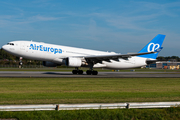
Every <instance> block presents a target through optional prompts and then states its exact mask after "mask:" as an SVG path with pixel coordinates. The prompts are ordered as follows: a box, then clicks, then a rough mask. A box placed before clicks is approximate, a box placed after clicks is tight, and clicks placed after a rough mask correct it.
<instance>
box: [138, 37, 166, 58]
mask: <svg viewBox="0 0 180 120" xmlns="http://www.w3.org/2000/svg"><path fill="white" fill-rule="evenodd" d="M165 36H166V35H161V34H158V35H157V36H156V37H155V38H153V39H152V40H151V41H150V42H149V43H148V44H147V45H146V46H145V47H144V48H143V49H142V50H140V51H139V52H138V53H144V52H157V53H152V54H147V55H139V57H144V58H152V59H156V58H157V55H158V53H159V52H160V51H161V49H162V47H161V46H162V43H163V41H164V38H165Z"/></svg>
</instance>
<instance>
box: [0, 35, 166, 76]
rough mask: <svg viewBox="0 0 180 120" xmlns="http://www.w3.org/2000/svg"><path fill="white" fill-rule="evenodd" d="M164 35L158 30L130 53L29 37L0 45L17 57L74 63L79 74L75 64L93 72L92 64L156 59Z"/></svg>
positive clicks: (117, 65) (127, 64) (131, 64)
mask: <svg viewBox="0 0 180 120" xmlns="http://www.w3.org/2000/svg"><path fill="white" fill-rule="evenodd" d="M164 38H165V35H161V34H158V35H157V36H156V37H155V38H154V39H152V40H151V41H150V42H149V43H148V44H147V45H146V46H145V47H144V48H143V49H142V50H140V51H139V52H138V53H134V54H119V53H114V52H103V51H96V50H89V49H82V48H75V47H68V46H62V45H53V44H47V43H43V42H33V41H12V42H9V43H7V45H4V46H2V48H3V49H4V50H5V51H7V52H9V53H11V54H13V55H15V56H18V57H23V58H27V59H33V60H41V61H43V65H44V66H47V67H55V66H57V65H66V66H69V67H75V70H73V71H72V73H73V74H83V71H82V70H79V69H78V68H79V67H89V68H90V69H89V70H87V71H86V73H87V74H88V75H91V74H92V75H97V74H98V72H97V71H95V70H93V68H109V69H127V68H136V67H141V66H145V65H147V64H149V63H152V62H154V61H156V57H157V55H158V53H159V52H160V51H161V49H162V47H161V46H162V43H163V41H164Z"/></svg>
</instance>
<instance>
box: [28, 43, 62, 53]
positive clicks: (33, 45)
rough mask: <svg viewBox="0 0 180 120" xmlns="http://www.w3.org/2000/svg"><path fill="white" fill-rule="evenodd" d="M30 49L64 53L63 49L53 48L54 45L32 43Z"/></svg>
mask: <svg viewBox="0 0 180 120" xmlns="http://www.w3.org/2000/svg"><path fill="white" fill-rule="evenodd" d="M29 49H30V50H31V49H32V50H39V51H45V52H52V53H54V54H56V53H62V50H61V49H58V48H53V47H45V46H43V45H36V44H30V48H29Z"/></svg>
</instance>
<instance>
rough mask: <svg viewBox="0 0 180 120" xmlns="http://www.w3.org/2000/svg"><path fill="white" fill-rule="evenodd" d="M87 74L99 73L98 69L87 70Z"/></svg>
mask: <svg viewBox="0 0 180 120" xmlns="http://www.w3.org/2000/svg"><path fill="white" fill-rule="evenodd" d="M86 74H87V75H97V74H98V71H95V70H87V71H86Z"/></svg>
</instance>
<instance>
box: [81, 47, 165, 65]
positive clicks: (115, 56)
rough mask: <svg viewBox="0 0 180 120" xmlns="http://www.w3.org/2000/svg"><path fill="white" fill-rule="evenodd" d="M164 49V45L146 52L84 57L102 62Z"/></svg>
mask: <svg viewBox="0 0 180 120" xmlns="http://www.w3.org/2000/svg"><path fill="white" fill-rule="evenodd" d="M162 49H163V47H161V48H159V49H157V50H155V51H151V52H144V53H132V54H111V55H92V56H85V57H84V58H85V59H86V60H87V61H94V62H96V63H98V62H101V61H103V60H104V61H109V60H110V59H111V60H115V61H119V60H118V59H119V58H122V59H127V58H130V57H131V56H139V55H146V54H153V53H157V52H160V51H161V50H162Z"/></svg>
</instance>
